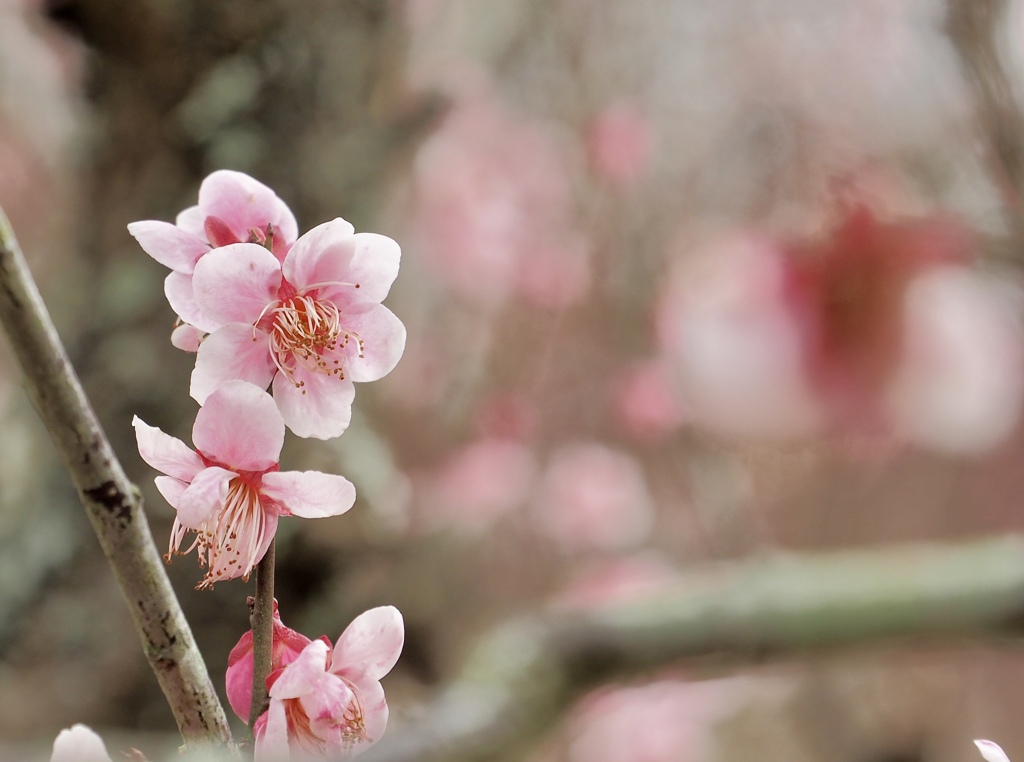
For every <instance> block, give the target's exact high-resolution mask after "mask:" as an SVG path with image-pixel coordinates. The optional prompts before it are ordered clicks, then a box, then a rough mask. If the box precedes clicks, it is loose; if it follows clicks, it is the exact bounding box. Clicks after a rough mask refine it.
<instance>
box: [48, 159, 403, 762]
mask: <svg viewBox="0 0 1024 762" xmlns="http://www.w3.org/2000/svg"><path fill="white" fill-rule="evenodd" d="M128 229H129V232H130V233H131V234H132V235H133V236H135V238H136V239H137V240H138V242H139V243H140V245H141V246H142V248H143V249H144V250H145V251H146V253H147V254H149V255H150V256H152V257H153V258H154V259H155V260H157V261H158V262H160V263H161V264H163V265H165V266H167V267H169V268H170V269H171V272H170V274H169V275H168V276H167V278H166V280H165V284H164V285H165V289H164V290H165V293H166V296H167V299H168V302H169V303H170V306H171V308H172V309H173V310H174V311H175V313H176V314H177V318H178V319H177V325H176V327H175V329H174V331H173V333H172V334H171V341H172V343H173V344H174V345H175V346H177V347H178V348H180V349H184V350H187V351H194V352H195V353H196V363H195V369H194V371H193V373H192V380H191V390H190V391H191V396H192V397H193V398H194V399H195V401H196V402H198V403H199V404H200V406H201V407H200V409H199V411H198V412H197V414H196V418H195V422H194V425H193V427H192V444H193V447H190V446H188V445H187V444H186V443H185V442H182V441H181V440H179V439H177V438H175V437H172V436H170V435H168V434H165V433H164V432H163V431H161V430H160V429H158V428H156V427H153V426H150V425H148V424H146V423H145V422H143V421H142V420H140V419H139V418H138V417H136V418H135V419H134V421H133V426H134V428H135V434H136V439H137V441H138V447H139V454H140V455H141V456H142V459H143V460H145V461H146V463H148V464H149V465H150V466H152V467H153V468H155V469H156V470H157V471H159V472H160V473H161V475H160V476H157V477H156V480H155V483H156V487H157V489H158V490H159V492H160V494H161V495H162V496H163V497H164V498H165V499H166V500H167V502H168V503H169V504H170V505H171V506H172V507H173V508H174V509H175V511H176V516H175V519H174V524H173V528H172V530H171V537H170V541H169V546H168V553H167V556H166V558H167V560H168V561H170V559H171V557H172V556H173V555H175V554H179V553H186V554H187V553H190V552H191V551H193V550H194V551H196V552H197V555H198V558H199V564H200V566H201V567H203V568H205V575H204V577H203V579H202V581H201V582H200V583H199V585H198V588H199V589H209V588H211V587H213V585H214V584H215V583H219V582H224V581H227V580H231V579H235V578H242V579H244V580H247V579H248V578H249V576H250V574H252V572H253V570H254V569H256V567H257V565H258V564H260V562H261V561H262V560H263V559H264V556H266V554H267V551H268V549H269V547H270V545H271V543H272V542H273V540H274V536H275V534H276V532H277V526H278V521H279V520H280V518H281V517H284V516H298V517H300V518H325V517H329V516H337V515H340V514H342V513H345V512H346V511H348V510H349V509H350V508H351V507H352V505H353V504H354V502H355V488H354V487H353V485H352V483H351V482H350V481H349V480H348V479H346V478H344V477H343V476H339V475H335V474H326V473H321V472H319V471H282V470H281V469H280V455H281V449H282V447H283V445H284V439H285V430H286V429H290V430H291V431H292V432H293V433H295V434H296V435H298V436H301V437H314V438H318V439H331V438H334V437H337V436H340V435H341V434H342V433H344V431H345V429H346V428H347V427H348V424H349V420H350V418H351V415H352V412H351V408H352V402H353V399H354V396H355V388H354V385H353V382H362V381H373V380H376V379H379V378H381V377H382V376H384V375H386V374H387V373H389V372H390V371H391V370H392V369H393V368H394V367H395V365H396V363H397V362H398V360H399V359H400V357H401V356H402V352H403V351H404V348H405V338H406V333H405V327H404V326H403V324H402V323H401V321H400V320H399V319H398V318H397V317H396V316H395V315H394V314H393V313H392V312H391V311H390V310H389V309H388V308H387V307H385V306H383V305H382V304H381V302H382V301H383V300H384V298H385V297H386V296H387V295H388V291H389V290H390V288H391V284H392V283H393V282H394V280H395V277H396V276H397V274H398V266H399V259H400V256H401V251H400V249H399V247H398V244H397V243H395V242H394V241H393V240H391V239H390V238H387V237H385V236H382V235H376V234H373V233H356V232H355V230H354V228H353V227H352V225H350V224H349V223H348V222H346V221H345V220H343V219H340V218H338V219H335V220H332V221H330V222H326V223H324V224H322V225H319V226H317V227H315V228H313V229H312V230H310V231H309V232H307V233H305V234H303V235H301V236H300V235H298V227H297V225H296V222H295V217H294V216H293V215H292V213H291V211H290V210H289V209H288V207H287V206H286V205H285V204H284V202H282V201H281V199H279V198H278V197H277V195H276V194H275V193H274V192H273V191H272V190H270V189H269V188H268V187H266V186H265V185H263V184H262V183H260V182H258V181H256V180H254V179H253V178H251V177H249V176H247V175H244V174H242V173H240V172H232V171H218V172H214V173H213V174H212V175H210V176H209V177H207V178H206V180H204V181H203V183H202V185H201V187H200V189H199V202H198V204H197V205H195V206H192V207H189V208H188V209H186V210H184V211H183V212H181V214H179V215H178V217H177V220H176V222H175V223H174V224H171V223H168V222H160V221H154V220H146V221H142V222H134V223H132V224H130V225H129V226H128ZM268 387H269V388H270V389H271V390H272V392H273V396H271V394H269V393H268V392H267V389H268ZM259 573H260V574H264V573H267V574H272V573H273V570H272V569H264V567H263V566H261V567H260V572H259ZM257 594H258V595H259V593H257ZM268 597H269V596H268ZM264 600H265V599H264ZM266 603H267V605H268V606H269V603H270V602H269V601H266ZM257 605H258V604H257ZM273 611H274V620H273V623H272V643H273V646H272V660H271V671H270V674H269V676H264V675H258V676H257V675H255V671H256V667H255V663H254V641H255V639H256V638H257V637H271V634H270V633H266V634H265V635H262V636H258V635H254V633H253V632H252V631H250V632H248V633H246V634H245V635H243V636H242V639H241V640H240V641H239V643H238V645H237V646H236V647H235V649H234V650H233V651H232V653H231V656H230V658H229V666H228V670H227V691H228V696H229V698H230V702H231V706H232V707H233V708H234V709H235V711H236V712H237V713H238V714H239V716H240V717H241V718H242V719H243V720H244V721H248V720H249V719H250V708H251V707H250V703H251V700H252V699H251V697H252V694H253V683H254V680H255V681H259V680H263V679H264V678H265V679H266V687H267V689H268V693H269V704H268V706H267V707H266V709H265V710H264V711H262V712H260V713H259V714H258V717H257V719H256V722H255V724H254V727H253V731H254V737H255V746H256V748H255V751H256V758H257V759H263V760H281V759H288V758H292V757H294V758H303V759H305V758H308V757H310V756H313V757H316V756H321V757H322V756H325V755H331V756H332V757H335V758H336V757H338V756H339V755H340V756H345V755H350V754H355V753H358V752H359V751H361V750H363V749H365V748H366V747H367V746H369V745H370V744H371V743H373V742H375V741H376V740H378V739H379V738H380V736H381V734H382V733H383V732H384V728H385V726H386V724H387V720H388V707H387V702H386V701H385V699H384V692H383V689H382V688H381V685H380V678H382V677H383V676H384V675H386V674H387V673H388V672H389V671H390V670H391V668H392V667H393V666H394V664H395V662H396V661H397V660H398V656H399V654H400V653H401V650H402V645H403V642H404V625H403V621H402V616H401V614H399V612H398V611H397V610H396V609H395V608H393V607H390V606H385V607H381V608H377V609H373V610H371V611H368V612H366V613H364V614H362V615H360V616H359V617H357V618H356V619H355V621H354V622H352V624H351V625H350V626H349V627H348V628H347V629H346V630H345V631H344V632H343V633H342V634H341V637H340V638H339V639H338V642H337V644H336V645H335V646H333V648H332V647H331V646H330V641H328V640H327V639H326V638H322V639H320V640H310V639H309V638H307V637H305V636H304V635H301V634H300V633H298V632H295V631H294V630H291V629H289V628H288V627H286V626H284V624H283V623H282V622H281V620H280V616H279V615H278V613H277V602H276V601H273ZM65 750H69V753H75V752H77V753H80V754H81V753H86V754H87V755H90V756H87V757H83V758H88V759H93V758H95V759H97V760H102V759H106V758H107V756H106V751H105V749H104V748H103V744H102V741H100V740H99V738H98V737H96V736H95V734H93V733H92V732H91V731H89V730H88V729H87V728H85V727H84V726H76V727H75V728H72V729H71V730H69V731H65V732H64V733H62V734H61V736H60V737H59V738H58V739H57V743H56V744H55V746H54V759H62V758H65V757H63V756H62V755H63V754H64V753H65ZM74 758H75V759H78V758H79V757H77V756H76V757H74Z"/></svg>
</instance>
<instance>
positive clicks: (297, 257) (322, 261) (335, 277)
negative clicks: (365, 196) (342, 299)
mask: <svg viewBox="0 0 1024 762" xmlns="http://www.w3.org/2000/svg"><path fill="white" fill-rule="evenodd" d="M354 231H355V228H353V227H352V225H351V224H349V223H348V222H346V221H345V220H343V219H341V217H337V218H335V219H333V220H331V221H330V222H324V223H323V224H320V225H317V226H316V227H315V228H313V229H312V230H310V231H309V232H307V233H304V234H303V235H302V236H301V237H300V238H299V240H297V241H296V242H295V245H294V246H292V248H291V250H290V251H289V252H288V256H287V257H285V259H284V264H283V265H282V270H283V272H284V277H285V278H286V279H287V280H288V282H289V283H291V284H292V285H293V286H295V288H297V289H298V290H299V291H300V292H301V291H303V290H305V289H306V288H307V287H308V286H312V285H314V284H316V283H327V282H337V281H348V280H349V279H348V277H347V276H348V269H349V263H350V262H351V261H352V257H353V255H354V254H355V250H356V243H355V240H354V239H353V232H354Z"/></svg>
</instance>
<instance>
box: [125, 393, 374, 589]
mask: <svg viewBox="0 0 1024 762" xmlns="http://www.w3.org/2000/svg"><path fill="white" fill-rule="evenodd" d="M132 425H133V426H134V427H135V435H136V438H137V440H138V445H139V454H140V455H141V456H142V459H143V460H145V461H146V462H147V463H148V464H149V465H151V466H152V467H153V468H155V469H157V470H158V471H161V472H162V473H164V474H165V476H158V477H156V480H155V481H156V487H157V489H158V490H160V494H161V495H163V496H164V498H165V499H166V500H167V502H168V503H170V504H171V506H173V507H174V509H175V510H176V511H177V512H178V515H177V517H176V518H175V520H174V526H173V528H172V530H171V540H170V548H169V551H168V554H167V558H168V560H170V556H171V555H173V554H176V553H178V552H180V548H181V544H182V542H183V540H184V539H185V535H186V534H187V533H188V532H195V533H196V538H195V540H194V541H193V542H192V544H191V545H190V546H189V547H188V548H187V549H186V550H185V551H184V552H185V553H189V552H191V551H192V550H193V549H194V548H196V547H198V548H199V563H200V565H201V566H206V567H207V571H206V576H205V577H204V578H203V581H202V582H201V583H200V584H199V588H200V589H205V588H210V587H212V586H213V583H214V582H218V581H220V580H226V579H233V578H235V577H246V578H247V577H248V576H249V574H250V573H251V572H252V570H253V568H254V567H255V566H256V564H257V563H259V561H260V559H261V558H263V554H264V553H266V551H267V548H268V547H269V546H270V541H271V540H272V539H273V537H274V533H275V532H276V531H277V521H278V517H279V516H301V517H302V518H309V519H312V518H322V517H325V516H337V515H339V514H342V513H344V512H345V511H347V510H348V509H349V508H351V507H352V504H353V503H354V502H355V488H354V487H353V486H352V483H351V482H349V481H348V479H345V478H344V477H342V476H336V475H332V474H323V473H320V472H318V471H302V472H299V471H285V472H281V471H279V470H278V469H279V465H278V459H279V457H280V454H281V447H282V446H283V444H284V421H283V420H282V419H281V414H280V413H279V412H278V411H277V407H276V406H275V404H274V401H273V400H272V399H271V398H270V395H268V394H267V393H266V392H264V391H263V390H261V389H258V388H257V387H255V386H253V385H252V384H248V383H245V382H244V381H229V382H227V383H225V384H223V385H222V386H221V387H220V388H219V389H217V391H215V392H213V393H212V394H210V395H209V397H208V398H207V399H206V405H205V406H204V407H203V408H202V409H200V411H199V413H198V414H197V415H196V421H195V425H194V426H193V428H192V441H193V442H194V443H195V447H196V450H195V451H193V450H192V449H190V448H189V447H188V445H186V444H185V443H184V442H182V441H181V440H179V439H176V438H174V437H172V436H169V435H167V434H165V433H163V432H162V431H161V430H160V429H157V428H154V427H152V426H148V425H146V424H145V423H144V422H143V421H141V420H140V419H139V418H138V417H136V418H135V419H134V420H133V421H132Z"/></svg>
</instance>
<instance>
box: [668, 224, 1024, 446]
mask: <svg viewBox="0 0 1024 762" xmlns="http://www.w3.org/2000/svg"><path fill="white" fill-rule="evenodd" d="M974 253H975V249H974V244H973V241H972V237H971V235H970V233H969V231H968V230H967V229H966V227H964V226H963V225H962V224H961V223H959V222H957V221H956V220H954V219H952V218H948V217H943V216H938V215H936V216H932V217H924V218H919V219H914V220H909V221H883V220H881V219H879V218H878V217H877V216H876V215H875V214H874V213H873V212H871V211H870V210H868V209H867V208H865V207H862V206H855V207H853V208H852V209H850V210H849V211H848V212H847V213H846V214H845V216H844V217H843V218H842V219H841V220H840V221H839V223H838V224H837V225H836V226H835V227H834V228H833V229H832V230H831V231H829V232H828V233H827V234H826V235H824V236H823V237H820V238H816V239H813V240H808V241H803V242H798V243H786V242H783V241H778V240H775V239H773V238H770V237H768V236H764V235H756V234H735V235H732V236H728V237H725V238H723V239H720V240H719V241H717V242H715V243H713V244H710V245H709V246H708V247H707V249H705V250H703V251H702V252H701V253H699V254H698V255H697V256H695V257H694V258H693V259H692V260H691V261H690V262H688V263H686V264H685V265H684V266H682V267H681V268H680V269H679V270H678V271H677V272H676V274H675V276H674V278H673V281H672V284H671V285H670V286H669V288H668V289H667V290H666V295H665V299H664V301H663V304H662V309H661V314H660V326H659V328H660V333H661V341H662V346H663V347H664V349H665V353H666V356H667V357H668V359H669V361H670V362H671V363H672V364H673V367H674V372H675V376H676V379H677V381H678V384H679V387H680V389H681V392H682V394H683V396H684V398H685V401H686V403H687V404H688V406H689V408H690V410H691V412H692V415H693V417H694V419H695V420H697V421H698V422H700V423H702V424H704V425H707V426H708V427H709V428H713V429H717V430H719V431H724V432H727V433H733V434H741V435H760V436H793V435H806V434H809V433H814V432H817V431H821V430H823V429H824V430H831V431H854V432H858V433H867V434H870V435H883V436H887V437H895V438H896V439H902V440H907V441H912V442H916V443H918V444H921V445H923V446H926V447H930V448H933V449H937V450H942V451H946V452H954V453H955V452H976V451H979V450H983V449H985V448H988V447H991V446H993V445H994V444H996V443H998V442H999V441H1000V440H1002V439H1004V438H1005V437H1006V436H1007V435H1008V434H1009V433H1010V431H1011V430H1012V428H1013V427H1014V425H1015V423H1016V420H1017V416H1018V412H1019V409H1020V405H1021V398H1020V395H1021V384H1022V380H1024V355H1022V352H1021V346H1020V328H1019V321H1018V316H1017V315H1016V314H1015V313H1014V308H1013V303H1012V299H1010V298H1008V295H1007V294H1006V293H1004V292H1005V291H1006V290H1007V289H1003V290H1002V291H1001V290H1000V289H998V288H996V287H995V286H994V284H993V283H992V282H990V281H988V280H986V279H985V278H984V277H983V276H981V275H980V274H978V273H976V272H974V271H973V270H972V269H970V268H969V267H968V265H969V264H970V261H971V259H972V258H973V257H974Z"/></svg>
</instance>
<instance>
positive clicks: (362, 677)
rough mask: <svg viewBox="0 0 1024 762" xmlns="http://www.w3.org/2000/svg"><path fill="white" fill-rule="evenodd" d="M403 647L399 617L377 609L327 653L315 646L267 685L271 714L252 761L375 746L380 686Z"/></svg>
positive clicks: (263, 719) (382, 709)
mask: <svg viewBox="0 0 1024 762" xmlns="http://www.w3.org/2000/svg"><path fill="white" fill-rule="evenodd" d="M404 642H405V625H404V623H403V621H402V615H401V614H400V613H399V611H398V609H396V608H395V607H393V606H380V607H378V608H375V609H371V610H369V611H367V612H365V613H363V614H360V615H359V616H358V617H356V618H355V619H354V620H353V621H352V623H351V624H350V625H349V626H348V627H346V628H345V631H344V632H343V633H341V637H339V638H338V642H337V644H336V645H335V646H334V648H333V650H332V649H331V647H330V644H329V642H328V641H327V640H326V638H325V639H323V640H314V641H313V642H312V643H310V644H309V645H308V646H306V647H305V649H303V651H302V653H301V654H299V656H298V657H297V658H296V659H295V660H294V661H293V662H291V663H290V664H288V665H287V666H285V667H284V668H282V669H279V670H277V671H276V672H272V673H271V675H270V677H268V678H267V685H268V687H269V692H270V707H269V709H268V710H267V711H266V712H264V713H263V714H262V715H261V716H260V718H259V719H258V720H257V721H256V726H255V728H254V732H255V736H256V759H257V761H258V762H262V761H265V760H281V759H288V758H289V756H293V755H294V756H299V757H302V758H306V757H324V756H328V755H331V756H337V755H340V754H346V755H355V754H358V753H360V752H361V751H363V750H365V749H366V748H368V747H369V746H370V745H371V744H373V743H374V742H376V741H378V740H380V737H381V735H382V734H383V733H384V729H385V728H386V727H387V723H388V705H387V701H386V700H385V698H384V689H383V688H382V687H381V684H380V679H381V678H382V677H384V676H385V675H386V674H387V673H388V672H390V671H391V668H392V667H394V666H395V662H397V661H398V657H399V655H400V654H401V652H402V646H403V644H404Z"/></svg>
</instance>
